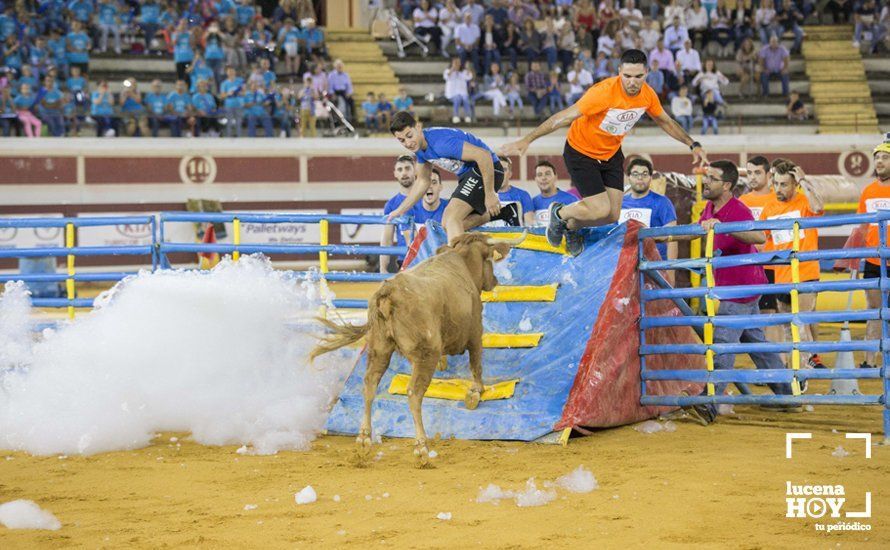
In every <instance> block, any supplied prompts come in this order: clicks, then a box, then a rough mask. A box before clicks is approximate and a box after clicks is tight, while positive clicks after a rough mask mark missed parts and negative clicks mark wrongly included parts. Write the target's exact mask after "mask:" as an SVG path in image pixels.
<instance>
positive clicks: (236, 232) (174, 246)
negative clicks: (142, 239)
mask: <svg viewBox="0 0 890 550" xmlns="http://www.w3.org/2000/svg"><path fill="white" fill-rule="evenodd" d="M168 223H231V224H232V244H207V243H177V242H166V239H165V227H166V224H168ZM244 223H264V224H276V223H310V224H318V226H319V231H320V239H319V243H318V244H244V243H242V242H241V240H242V239H241V237H242V229H241V224H244ZM347 223H348V224H364V225H388V224H404V225H408V226H410V227H411V228H412V231H413V227H414V220H413V218H412V217H411V216H402V217H399V218H395V219H393V220H392V221H387V219H386V218H385V217H383V216H360V215H339V214H256V213H237V212H225V213H190V212H162V213H161V215H160V242H159V243H158V253H159V259H160V261H161V265H162V266H167V265H169V262H168V259H167V254H170V253H175V252H193V253H216V254H231V255H232V258H233V259H234V260H236V261H237V260H238V259H239V258H240V256H241V254H255V253H263V254H318V264H319V268H318V270H317V271H316V270H312V271H291V272H290V273H291V274H293V275H294V276H295V277H310V278H312V277H319V278H322V279H324V280H326V281H333V282H368V281H382V280H385V279H388V278H390V277H392V276H393V274H389V273H366V272H354V271H353V272H350V271H331V270H330V269H329V262H328V260H329V256H330V255H332V254H339V255H352V256H355V255H364V254H373V255H377V254H384V255H404V254H406V253H407V252H408V248H407V247H405V246H379V245H363V244H330V225H331V224H347ZM333 304H334V306H335V307H343V308H367V307H368V301H367V300H347V299H338V300H334V301H333Z"/></svg>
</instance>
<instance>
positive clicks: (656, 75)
mask: <svg viewBox="0 0 890 550" xmlns="http://www.w3.org/2000/svg"><path fill="white" fill-rule="evenodd" d="M646 84H648V85H649V86H651V87H652V89H653V90H654V91H655V93H656V94H658V96H659V97H664V73H662V72H661V71H660V70H659V69H658V60H657V59H653V60H652V63H651V64H650V68H649V74H647V75H646Z"/></svg>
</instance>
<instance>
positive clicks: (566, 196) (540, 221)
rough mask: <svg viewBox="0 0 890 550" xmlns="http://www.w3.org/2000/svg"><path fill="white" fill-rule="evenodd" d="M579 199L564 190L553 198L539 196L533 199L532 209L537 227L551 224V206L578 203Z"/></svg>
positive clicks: (557, 191) (557, 192) (558, 191)
mask: <svg viewBox="0 0 890 550" xmlns="http://www.w3.org/2000/svg"><path fill="white" fill-rule="evenodd" d="M577 201H578V197H576V196H575V195H573V194H571V193H567V192H565V191H563V190H562V189H557V190H556V193H555V194H554V195H553V196H552V197H545V196H543V195H537V196H535V197H534V198H533V199H532V208H534V210H535V225H537V226H542V225H543V226H545V227H546V226H547V224H548V223H550V205H551V204H553V203H554V202H561V203H563V204H570V203H573V202H577Z"/></svg>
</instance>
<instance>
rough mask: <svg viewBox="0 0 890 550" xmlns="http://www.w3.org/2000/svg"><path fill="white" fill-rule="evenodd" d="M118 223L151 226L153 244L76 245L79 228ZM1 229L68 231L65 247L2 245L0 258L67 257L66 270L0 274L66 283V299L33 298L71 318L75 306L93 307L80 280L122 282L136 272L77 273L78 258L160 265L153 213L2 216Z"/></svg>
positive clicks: (8, 278) (3, 279)
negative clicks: (80, 291) (145, 260)
mask: <svg viewBox="0 0 890 550" xmlns="http://www.w3.org/2000/svg"><path fill="white" fill-rule="evenodd" d="M116 225H148V226H149V227H150V229H151V244H149V245H141V246H77V244H76V230H77V228H80V227H103V226H105V227H107V226H116ZM0 228H15V229H23V228H62V229H64V230H65V246H64V247H35V248H0V258H43V257H61V256H64V257H65V258H66V267H67V270H66V273H64V274H62V273H59V274H57V273H32V274H23V273H14V274H0V282H7V281H24V282H26V283H30V282H33V283H53V282H64V283H65V295H66V296H65V298H33V299H32V300H31V303H32V304H33V305H34V306H37V307H54V308H67V310H68V317H69V318H73V317H74V309H75V308H82V307H93V300H92V299H91V298H78V297H77V288H76V284H77V282H97V281H120V280H121V279H123V278H124V277H127V276H129V275H134V274H135V272H120V271H103V272H89V273H78V272H77V269H76V258H77V257H83V256H125V255H126V256H149V257H150V259H151V268H152V270H155V269H157V267H158V255H157V249H156V246H155V245H156V243H157V220H156V219H155V217H154V216H115V217H82V218H0Z"/></svg>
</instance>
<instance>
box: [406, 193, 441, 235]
mask: <svg viewBox="0 0 890 550" xmlns="http://www.w3.org/2000/svg"><path fill="white" fill-rule="evenodd" d="M446 206H448V201H447V200H446V199H440V200H439V207H438V208H436V209H435V210H433V211H430V210H427V209H426V208H424V207H423V200H422V199H421V201H420V202H418V203H417V204H415V205H414V207H413V208H412V209H411V211H410V212H409V214H411V215H412V216H414V226H415V227H417V228H420V226H421V225H423V224H425V223H426V221H427V220H435V221H437V222H439V223H442V214H444V213H445V207H446Z"/></svg>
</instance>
